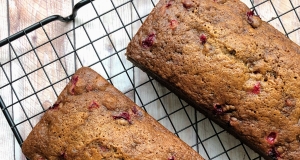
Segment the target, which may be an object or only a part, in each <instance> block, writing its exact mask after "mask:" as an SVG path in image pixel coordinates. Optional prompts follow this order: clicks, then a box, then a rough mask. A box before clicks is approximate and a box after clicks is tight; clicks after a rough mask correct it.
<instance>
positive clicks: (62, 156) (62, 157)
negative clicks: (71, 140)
mask: <svg viewBox="0 0 300 160" xmlns="http://www.w3.org/2000/svg"><path fill="white" fill-rule="evenodd" d="M58 158H59V159H67V154H66V152H63V153H62V154H61V155H60V156H59V157H58Z"/></svg>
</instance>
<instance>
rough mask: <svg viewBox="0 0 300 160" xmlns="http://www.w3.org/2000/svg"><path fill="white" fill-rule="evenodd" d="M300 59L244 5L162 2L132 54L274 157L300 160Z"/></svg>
mask: <svg viewBox="0 0 300 160" xmlns="http://www.w3.org/2000/svg"><path fill="white" fill-rule="evenodd" d="M299 54H300V47H299V46H297V45H296V44H295V43H293V42H292V41H290V40H289V39H288V38H286V37H285V36H284V35H283V34H281V33H280V32H279V31H277V30H276V29H275V28H273V27H272V26H271V25H269V24H268V23H266V22H263V21H262V20H261V19H260V18H259V16H257V15H255V14H254V12H253V11H251V10H250V9H249V8H247V6H246V5H245V4H243V3H242V2H240V1H239V0H160V1H159V3H158V4H157V6H156V7H155V8H154V9H153V11H152V12H151V13H150V15H149V16H148V18H147V19H146V21H145V22H144V24H143V25H142V27H141V28H140V29H139V31H138V32H137V34H136V35H135V36H134V38H133V39H132V41H131V42H130V43H129V45H128V48H127V53H126V55H127V58H128V59H129V60H130V61H131V62H133V63H134V64H135V65H136V66H138V67H140V68H141V69H142V70H144V71H145V72H147V73H148V74H149V75H151V76H153V77H154V78H156V79H157V80H158V81H159V82H161V83H162V84H163V85H165V86H166V87H168V88H169V89H170V90H171V91H173V92H175V93H176V94H178V95H179V96H180V97H181V98H183V99H184V100H186V101H187V102H188V103H189V104H190V105H192V106H193V107H195V108H197V109H198V110H199V111H201V112H203V113H204V114H205V115H207V116H208V117H210V118H211V119H212V120H214V121H215V122H217V123H218V124H219V125H221V126H223V127H224V128H225V129H227V131H228V132H230V133H232V134H233V135H235V136H236V137H237V138H239V139H240V140H242V141H243V142H244V143H246V144H248V145H249V146H250V147H251V148H252V149H254V150H255V151H257V152H258V153H260V154H261V155H262V156H264V157H265V158H266V159H273V160H277V159H285V160H296V159H299V157H300V121H299V118H300V81H299V79H300V65H299V62H300V55H299Z"/></svg>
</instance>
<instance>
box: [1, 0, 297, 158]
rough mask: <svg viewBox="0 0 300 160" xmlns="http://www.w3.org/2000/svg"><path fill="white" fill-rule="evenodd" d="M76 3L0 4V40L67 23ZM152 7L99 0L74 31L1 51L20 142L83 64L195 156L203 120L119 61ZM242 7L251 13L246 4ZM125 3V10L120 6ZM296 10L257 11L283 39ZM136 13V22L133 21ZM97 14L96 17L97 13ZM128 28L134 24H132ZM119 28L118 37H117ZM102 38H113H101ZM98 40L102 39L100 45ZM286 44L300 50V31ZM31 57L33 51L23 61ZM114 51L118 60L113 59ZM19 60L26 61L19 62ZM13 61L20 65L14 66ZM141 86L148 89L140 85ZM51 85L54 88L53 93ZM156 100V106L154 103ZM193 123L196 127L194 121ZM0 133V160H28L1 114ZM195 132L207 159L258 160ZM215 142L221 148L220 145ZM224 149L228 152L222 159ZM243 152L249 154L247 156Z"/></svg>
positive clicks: (208, 126) (36, 36) (27, 0)
mask: <svg viewBox="0 0 300 160" xmlns="http://www.w3.org/2000/svg"><path fill="white" fill-rule="evenodd" d="M78 1H79V0H63V1H57V0H42V1H40V0H0V40H2V39H4V38H6V37H8V36H9V35H12V34H14V33H16V32H18V31H20V30H22V29H24V28H26V27H27V26H29V25H31V24H33V23H35V22H38V21H40V20H42V19H43V18H45V17H48V16H50V15H53V14H60V15H63V16H67V15H69V14H70V13H71V10H72V5H74V4H76V3H77V2H78ZM157 1H158V0H153V1H151V0H134V1H133V4H134V6H133V5H132V3H131V2H128V0H113V1H110V0H96V1H94V2H93V5H91V4H89V5H87V6H85V7H83V8H82V9H81V10H80V11H79V12H78V16H77V18H76V20H75V22H74V23H73V22H71V23H68V24H65V23H62V22H53V23H50V24H48V25H46V26H44V28H41V29H37V30H36V31H33V32H31V33H29V34H27V37H26V36H25V37H22V38H19V39H17V40H16V41H14V42H12V46H13V48H9V47H8V45H6V46H4V47H1V48H0V63H1V64H5V65H3V70H5V73H7V75H5V74H4V71H3V70H2V69H1V68H0V69H1V70H0V87H1V86H3V85H7V84H8V80H9V81H13V83H12V86H13V89H14V90H12V88H11V87H10V86H11V85H7V86H6V87H4V88H2V89H1V90H0V96H1V97H2V98H3V100H4V102H5V103H6V104H8V105H11V104H14V105H12V106H11V107H9V109H8V110H9V112H10V114H11V115H12V116H13V119H14V121H15V123H16V124H18V123H20V125H18V126H17V128H18V130H19V131H20V134H21V135H22V137H26V136H27V135H28V134H29V132H30V130H31V127H30V125H33V126H34V125H35V124H36V123H37V122H38V120H39V118H40V116H41V115H38V116H35V115H36V114H38V113H40V112H41V111H42V109H43V108H42V107H41V106H43V107H44V109H46V108H47V107H49V106H50V105H51V103H53V102H54V101H55V99H56V95H57V94H59V93H60V91H61V90H62V89H63V87H64V86H65V84H66V83H67V82H68V79H67V77H68V76H70V75H71V74H73V73H74V71H75V66H78V67H79V66H81V64H82V65H84V66H89V65H92V68H93V69H95V70H96V71H98V72H99V73H100V74H101V75H102V76H104V77H106V78H108V77H110V78H111V77H112V78H111V82H112V83H113V84H114V85H115V86H116V87H117V88H118V89H120V90H121V91H122V92H125V93H126V95H127V96H128V97H130V98H132V99H135V100H136V103H137V104H138V105H145V108H146V109H147V111H148V112H149V113H150V114H151V115H152V116H153V117H155V118H156V119H158V120H159V122H160V123H162V124H163V125H165V126H166V127H167V128H168V129H170V130H171V131H172V132H174V131H175V130H176V131H177V132H176V133H178V135H179V136H180V138H182V139H183V140H184V141H185V142H187V143H188V144H189V145H191V146H193V145H194V146H193V148H194V149H197V146H195V141H196V139H197V136H196V133H195V131H194V128H193V127H195V126H196V125H195V122H196V121H199V120H200V119H201V118H204V116H203V115H201V114H200V113H197V112H195V110H194V109H193V108H191V107H189V106H187V107H185V108H184V109H180V108H182V104H183V105H186V103H184V102H181V101H179V99H178V98H177V97H176V96H175V95H173V94H170V93H169V91H168V90H167V89H165V88H164V87H162V86H161V85H160V84H158V83H157V82H156V81H149V77H148V76H147V75H146V74H144V73H143V72H141V71H140V70H138V69H137V68H135V69H134V70H133V69H132V64H131V63H130V62H128V61H127V60H126V57H125V56H124V53H125V47H126V46H127V44H128V42H129V37H128V36H133V35H134V33H136V31H137V29H138V28H139V26H140V25H141V22H140V20H138V18H139V16H140V17H144V16H146V15H147V14H148V13H149V12H150V11H151V9H152V8H153V4H156V3H157ZM242 1H243V2H245V3H246V4H247V5H248V6H251V3H250V0H242ZM112 2H113V3H112ZM152 2H153V4H152ZM261 2H264V1H263V0H254V2H253V3H254V4H259V3H261ZM123 3H125V4H124V5H122V4H123ZM291 3H292V5H293V6H294V7H297V6H298V8H297V9H296V11H291V12H288V11H290V10H291V9H292V8H293V7H292V5H291ZM272 4H273V5H274V7H275V8H276V11H277V14H276V13H275V12H274V9H273V7H272ZM113 5H114V6H119V5H122V6H121V7H118V8H117V12H116V11H115V10H112V9H113V8H114V7H113ZM299 5H300V1H299V0H291V1H289V0H272V1H267V2H265V3H263V4H262V5H259V6H258V7H257V8H256V9H257V11H258V14H259V15H260V17H261V18H262V19H263V20H265V21H269V20H271V19H272V18H273V17H277V15H282V14H284V15H282V16H280V20H281V22H282V23H283V24H284V28H285V31H286V32H292V31H293V30H294V29H296V28H299V27H300V22H299V20H298V19H297V17H296V13H297V14H298V16H300V8H299ZM135 7H136V9H137V11H138V14H139V15H137V14H136V11H135ZM95 9H96V11H97V12H95ZM110 10H112V11H110ZM106 12H107V13H106ZM286 12H287V13H286ZM285 13H286V14H285ZM102 14H104V15H103V16H100V17H101V18H100V19H99V18H96V19H94V20H93V21H91V22H88V23H87V24H85V25H84V26H83V27H82V26H81V27H79V28H77V29H75V30H74V31H72V32H68V33H67V34H65V35H63V36H61V37H59V38H57V39H55V40H53V41H51V43H49V42H48V43H46V44H45V45H43V46H41V47H38V48H36V49H35V50H32V46H33V47H36V46H39V45H40V44H43V43H45V42H47V41H49V39H52V38H54V37H56V36H58V35H60V34H62V33H65V32H67V31H69V30H70V29H72V28H74V27H77V26H79V25H81V24H83V23H85V22H86V21H88V20H91V19H93V18H95V17H97V15H102ZM143 20H144V18H143ZM131 22H134V23H132V24H131ZM122 23H123V24H122ZM270 23H271V24H272V25H273V26H275V27H276V28H277V29H278V30H280V31H281V32H283V33H284V29H283V28H282V25H281V23H280V21H279V20H278V19H275V20H272V21H271V22H270ZM123 25H126V27H125V28H126V30H125V29H124V28H122V26H123ZM103 26H104V27H103ZM120 27H121V29H119V28H120ZM107 33H111V34H109V36H106V34H107ZM99 37H101V38H100V39H99V40H97V38H99ZM289 38H290V39H292V40H293V41H294V42H296V43H297V44H299V45H300V31H299V30H298V31H295V32H292V33H291V34H289ZM28 40H29V41H28ZM29 42H30V43H29ZM91 42H92V45H91V44H90V45H87V46H85V44H88V43H91ZM82 46H84V47H82ZM53 47H54V49H53ZM81 47H82V48H81ZM78 48H80V49H78ZM74 49H76V50H77V49H78V50H77V51H76V53H75V52H72V51H73V50H74ZM29 50H32V51H31V52H29V53H26V52H27V51H29ZM116 51H117V52H118V54H115V52H116ZM22 53H26V54H25V55H22ZM66 54H67V55H66ZM76 54H77V58H76ZM17 55H18V58H17V59H16V58H15V57H16V56H17ZM20 55H21V56H20ZM97 55H98V56H97ZM99 58H101V59H103V58H104V60H103V61H102V63H99ZM11 59H13V61H11V62H10V63H9V62H8V61H10V60H11ZM58 59H60V61H58ZM41 66H42V67H41ZM103 66H104V67H105V70H104V69H103ZM22 67H23V69H24V70H25V72H26V74H25V73H24V71H23V69H22ZM35 70H36V71H35ZM105 71H106V72H105ZM125 71H126V72H125ZM28 73H30V74H28ZM20 77H21V78H20ZM129 78H130V79H131V80H133V81H134V84H135V86H137V89H136V91H137V92H138V95H137V94H135V93H134V92H133V91H132V88H133V86H132V84H131V83H130V79H129ZM62 79H63V80H62ZM144 82H147V83H145V84H144ZM51 84H54V85H53V86H52V85H51ZM153 86H154V87H155V89H156V92H155V90H154V87H153ZM15 95H16V96H15ZM158 97H160V98H159V99H157V98H158ZM139 98H140V99H141V101H140V100H139ZM19 100H21V103H17V102H18V101H19ZM181 103H182V104H181ZM22 107H23V108H24V110H23V109H22ZM24 113H26V115H25V114H24ZM166 115H169V116H166ZM187 115H188V116H187ZM196 115H197V120H196V119H195V118H196ZM32 116H35V117H32ZM31 117H32V118H31ZM162 117H165V118H162ZM27 118H30V120H29V121H27V120H26V119H27ZM189 118H191V119H189ZM29 122H30V123H29ZM172 124H173V125H172ZM191 124H192V125H191ZM0 128H1V132H0V157H1V158H0V159H2V160H12V159H18V160H19V159H25V157H24V156H23V154H22V153H21V150H20V147H19V144H18V143H17V142H16V140H15V138H14V136H13V133H12V131H11V129H10V127H9V125H8V123H7V121H6V119H5V118H4V116H3V113H2V112H0ZM197 128H198V134H199V136H200V138H201V139H202V140H203V139H207V140H206V141H205V142H203V145H204V146H205V149H206V150H207V152H208V153H209V156H210V157H214V156H216V155H218V154H220V153H223V154H222V155H220V156H217V157H216V158H215V159H228V158H230V159H239V160H241V159H249V158H248V156H250V158H251V159H253V158H255V157H257V156H258V155H257V154H256V153H255V152H253V151H251V150H250V149H249V148H248V147H247V146H244V145H241V144H240V142H239V141H238V140H236V139H235V138H233V137H232V136H230V135H229V134H227V133H226V132H224V131H223V130H222V129H221V128H220V127H218V126H217V125H214V124H213V123H211V122H210V121H209V120H208V119H204V120H203V121H201V122H199V123H197ZM219 139H220V140H221V142H222V144H223V146H222V145H220V141H219ZM198 147H199V148H198V149H199V152H200V154H202V155H203V156H204V157H206V158H207V155H206V154H205V152H204V149H203V147H201V145H200V144H199V145H198ZM224 149H225V150H230V151H228V152H227V153H224ZM245 150H247V153H248V155H247V154H246V152H245Z"/></svg>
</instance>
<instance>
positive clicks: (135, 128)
mask: <svg viewBox="0 0 300 160" xmlns="http://www.w3.org/2000/svg"><path fill="white" fill-rule="evenodd" d="M22 151H23V153H24V154H25V156H26V157H28V158H29V159H31V160H60V159H66V160H76V159H77V160H92V159H94V160H101V159H111V160H134V159H135V160H137V159H165V160H175V159H178V160H179V159H197V160H202V159H203V158H202V157H201V156H200V155H199V154H198V153H197V152H196V151H194V150H193V149H192V148H191V147H190V146H188V145H187V144H185V143H184V142H183V141H181V140H180V139H179V138H178V137H177V136H175V135H174V134H173V133H171V132H170V131H168V130H167V129H166V128H164V127H163V126H162V125H161V124H160V123H158V122H157V121H156V120H155V119H153V118H152V117H151V116H149V115H148V114H147V113H146V112H145V111H144V110H142V109H141V108H140V107H138V106H137V105H136V104H134V102H132V101H131V100H130V99H129V98H127V97H126V96H125V95H124V94H123V93H121V92H120V91H118V90H117V89H116V88H114V87H113V86H112V85H111V84H110V83H108V82H107V81H106V80H105V79H104V78H102V77H101V76H100V75H99V74H97V73H96V72H95V71H93V70H92V69H90V68H85V67H84V68H81V69H79V70H78V71H77V72H76V73H75V74H74V75H73V77H72V79H71V81H70V82H69V84H68V85H67V86H66V87H65V89H64V90H63V91H62V93H61V94H60V95H59V97H58V99H57V101H56V103H55V104H54V105H53V106H52V107H51V108H50V109H49V110H47V111H46V112H45V114H44V115H43V117H42V119H41V120H40V121H39V122H38V124H37V125H36V126H35V127H34V128H33V130H32V131H31V133H30V134H29V136H28V137H27V139H26V140H25V141H24V143H23V145H22Z"/></svg>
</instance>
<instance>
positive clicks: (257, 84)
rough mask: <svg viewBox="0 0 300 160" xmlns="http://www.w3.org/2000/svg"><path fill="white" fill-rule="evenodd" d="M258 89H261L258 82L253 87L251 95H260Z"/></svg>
mask: <svg viewBox="0 0 300 160" xmlns="http://www.w3.org/2000/svg"><path fill="white" fill-rule="evenodd" d="M260 88H261V85H260V82H257V83H256V84H255V85H254V87H253V88H252V91H251V92H252V93H253V94H259V93H260Z"/></svg>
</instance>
